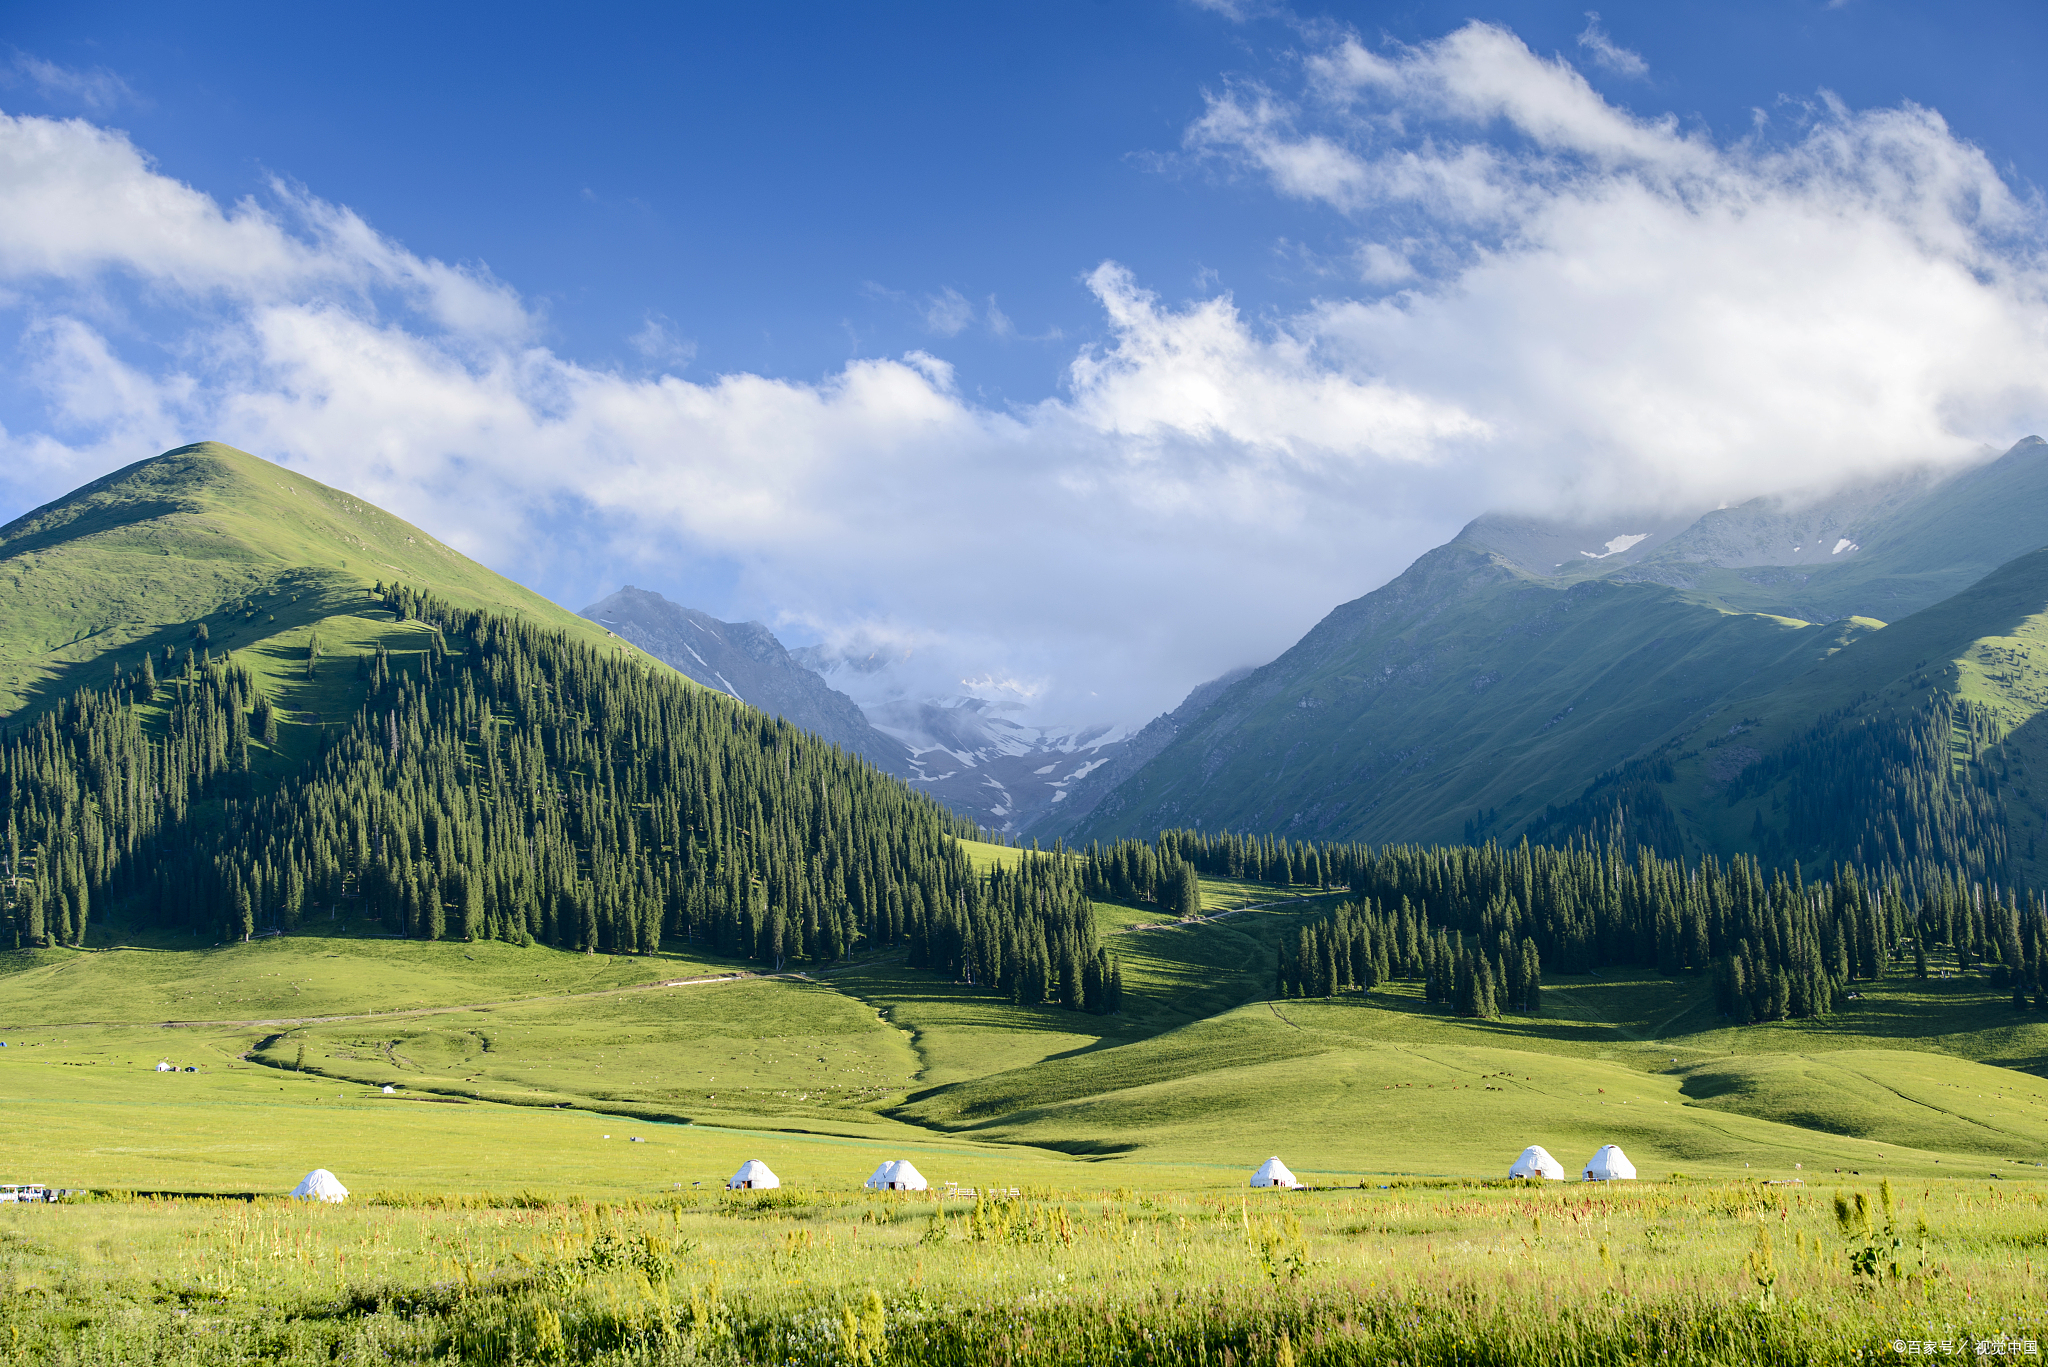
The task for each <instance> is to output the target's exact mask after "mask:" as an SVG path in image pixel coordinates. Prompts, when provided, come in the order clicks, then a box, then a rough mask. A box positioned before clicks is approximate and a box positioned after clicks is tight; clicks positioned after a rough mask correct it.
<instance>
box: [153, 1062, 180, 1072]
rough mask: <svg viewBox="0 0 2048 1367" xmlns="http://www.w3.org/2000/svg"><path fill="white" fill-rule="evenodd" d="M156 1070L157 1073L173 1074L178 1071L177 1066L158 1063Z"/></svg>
mask: <svg viewBox="0 0 2048 1367" xmlns="http://www.w3.org/2000/svg"><path fill="white" fill-rule="evenodd" d="M156 1070H157V1071H158V1072H159V1073H175V1072H177V1071H178V1069H177V1066H176V1065H175V1064H170V1063H159V1064H158V1065H157V1066H156Z"/></svg>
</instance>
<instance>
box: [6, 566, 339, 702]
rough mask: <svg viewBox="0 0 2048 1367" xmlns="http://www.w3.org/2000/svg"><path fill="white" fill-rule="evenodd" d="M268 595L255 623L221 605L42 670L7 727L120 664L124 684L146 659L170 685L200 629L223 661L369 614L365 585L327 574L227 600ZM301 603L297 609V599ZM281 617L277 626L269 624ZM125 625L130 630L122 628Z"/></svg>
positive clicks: (308, 574) (80, 641)
mask: <svg viewBox="0 0 2048 1367" xmlns="http://www.w3.org/2000/svg"><path fill="white" fill-rule="evenodd" d="M265 591H268V593H269V595H270V596H266V597H264V598H262V600H261V601H260V602H259V603H258V604H257V607H256V613H255V617H256V619H257V620H250V619H248V618H246V617H244V616H243V615H242V614H240V613H237V612H234V611H231V610H230V607H229V604H228V602H225V601H224V602H222V603H220V604H217V605H215V606H214V607H213V608H212V609H211V610H209V611H208V612H206V613H205V614H203V615H201V616H196V617H193V618H190V619H189V620H187V621H183V622H175V623H167V624H164V625H161V626H157V627H155V628H153V629H151V630H150V631H148V632H147V633H146V634H142V635H138V636H136V637H134V638H133V639H132V640H125V641H123V642H121V644H120V645H118V646H114V647H112V648H108V649H99V650H94V652H93V654H92V656H91V657H90V658H88V659H83V660H49V661H46V662H45V663H44V665H43V668H45V669H47V670H48V671H49V672H48V674H47V675H46V676H45V677H44V678H43V679H42V680H41V681H39V682H37V683H34V684H31V685H29V686H28V687H27V688H26V689H25V690H24V694H23V698H24V700H23V702H22V705H21V707H20V708H19V709H17V710H16V711H15V712H14V713H13V714H12V715H11V716H9V717H7V718H6V721H7V723H8V724H9V725H20V724H21V723H22V722H24V721H27V720H29V719H31V718H33V717H37V716H40V715H41V714H42V713H44V712H46V711H48V710H49V709H50V708H52V707H54V706H56V705H57V704H59V703H61V702H63V701H64V700H65V699H66V698H69V697H70V696H71V695H72V694H73V693H76V692H77V691H78V690H79V689H80V688H83V687H87V686H91V687H94V688H105V687H107V686H108V685H109V684H111V683H113V681H114V667H115V666H116V665H117V664H118V665H119V666H120V669H121V674H122V677H123V678H129V679H132V678H134V677H135V676H137V675H138V674H140V673H141V670H142V657H143V656H144V655H151V656H154V657H155V659H156V662H157V664H158V666H159V669H158V677H159V679H162V680H164V681H166V682H168V680H169V679H170V678H171V677H172V675H173V673H174V672H175V671H176V670H178V669H182V668H183V662H184V658H185V652H186V651H187V650H188V649H192V648H193V647H194V644H195V643H194V640H193V634H194V631H195V629H196V628H197V627H198V625H199V624H200V623H201V622H204V623H205V624H206V629H207V635H208V640H207V649H208V650H210V651H211V652H212V653H213V655H214V656H215V657H216V658H218V657H219V656H220V655H222V654H223V653H225V652H228V651H233V650H244V649H248V648H249V647H251V646H254V645H257V644H259V643H260V642H262V641H263V640H265V639H267V638H269V637H272V636H276V635H278V634H279V633H282V632H286V631H291V630H293V629H294V628H296V627H302V626H308V625H311V624H312V623H315V622H318V621H320V620H321V619H323V618H327V617H333V616H337V615H339V614H342V613H347V612H360V611H362V610H363V609H364V608H366V607H369V606H371V604H370V600H369V599H368V597H367V596H366V595H365V593H364V590H363V588H362V586H361V585H360V584H357V583H355V582H354V581H353V580H350V579H346V578H344V577H343V576H341V575H338V574H336V573H334V572H333V571H329V570H320V569H311V568H305V569H290V570H286V571H283V572H282V573H277V572H275V571H273V572H270V573H266V574H261V575H256V574H252V576H251V578H250V581H249V583H248V584H247V585H246V586H244V587H243V588H241V589H238V590H236V591H235V592H233V593H232V594H229V595H227V597H229V598H231V599H234V600H237V601H238V600H239V599H240V598H241V597H242V596H244V595H245V594H248V595H252V596H253V595H255V594H257V593H259V592H265ZM294 594H296V595H298V601H297V602H296V603H295V602H293V601H292V595H294ZM270 617H275V618H276V619H277V620H276V621H275V622H271V621H268V620H263V619H267V618H270ZM123 625H126V624H123ZM109 630H111V628H108V629H102V630H100V631H96V632H92V633H90V634H86V635H81V636H79V637H78V638H77V639H75V640H73V641H70V642H67V643H66V644H65V645H63V646H60V647H58V649H57V651H55V652H53V653H55V654H62V653H64V652H68V651H73V650H76V649H78V648H79V647H81V646H86V647H90V646H91V645H92V643H93V642H94V641H95V640H96V639H98V638H99V637H102V636H105V635H107V634H108V631H109ZM167 646H168V647H169V648H170V650H171V653H172V658H173V660H174V661H176V663H175V664H174V665H173V666H172V668H171V669H164V668H162V662H163V658H164V649H165V647H167Z"/></svg>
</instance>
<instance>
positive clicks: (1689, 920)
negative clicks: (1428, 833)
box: [1278, 842, 2048, 1021]
mask: <svg viewBox="0 0 2048 1367" xmlns="http://www.w3.org/2000/svg"><path fill="white" fill-rule="evenodd" d="M1352 892H1354V894H1358V902H1356V904H1348V906H1343V908H1337V910H1335V912H1333V914H1329V916H1325V918H1321V920H1319V922H1317V924H1313V926H1305V928H1303V930H1300V941H1298V945H1296V949H1294V955H1292V959H1288V957H1286V955H1282V961H1280V969H1278V990H1280V994H1282V996H1329V994H1333V992H1339V990H1343V988H1360V990H1370V988H1372V986H1376V984H1378V982H1384V980H1389V978H1409V980H1421V982H1423V984H1425V994H1427V996H1430V1000H1446V1002H1452V1004H1456V1008H1458V1010H1460V1012H1464V1014H1481V1017H1489V1014H1497V1012H1499V1010H1530V1012H1534V1010H1540V988H1542V969H1544V965H1546V963H1548V965H1552V967H1554V969H1556V971H1563V974H1587V971H1597V969H1604V967H1647V969H1657V971H1663V974H1679V971H1692V974H1708V976H1712V982H1714V1002H1716V1006H1718V1010H1720V1012H1722V1014H1726V1017H1733V1019H1737V1021H1784V1019H1812V1017H1825V1014H1829V1012H1833V1010H1835V1008H1839V1006H1841V1004H1843V1002H1845V1000H1847V998H1849V994H1851V992H1853V990H1855V986H1858V984H1866V982H1876V980H1880V978H1884V976H1886V974H1894V971H1903V965H1905V963H1907V961H1911V963H1913V969H1911V971H1915V974H1917V976H1921V978H1925V976H1927V957H1929V951H1935V949H1948V951H1950V953H1952V955H1954V957H1956V963H1958V967H1962V969H1972V967H1985V969H1987V971H1989V976H1991V982H1993V984H1995V986H2001V988H2011V992H2013V1004H2015V1006H2021V1008H2023V1006H2034V1008H2048V902H2042V900H2040V898H2036V896H2028V894H2021V892H2017V889H2011V887H2005V889H2001V887H1997V885H1985V883H1974V881H1970V879H1968V877H1964V873H1962V871H1956V869H1948V871H1933V873H1929V875H1927V879H1925V881H1923V883H1921V885H1919V887H1913V885H1909V883H1905V881H1903V879H1901V877H1898V875H1890V877H1874V875H1870V873H1868V871H1858V869H1853V867H1851V865H1839V867H1835V871H1833V877H1829V879H1823V881H1815V883H1806V881H1804V879H1802V877H1800V873H1798V869H1796V867H1794V869H1792V871H1790V873H1786V871H1772V873H1765V869H1763V865H1761V863H1759V861H1755V859H1751V857H1741V855H1739V857H1735V859H1731V861H1726V863H1722V861H1718V859H1702V861H1698V863H1686V861H1677V859H1663V857H1659V855H1655V853H1651V851H1647V848H1640V846H1638V848H1636V851H1634V859H1628V855H1626V853H1624V851H1622V848H1618V846H1612V844H1610V846H1593V844H1573V846H1567V848H1561V851H1559V848H1544V846H1532V844H1526V842H1524V844H1520V846H1511V848H1503V846H1499V844H1483V846H1436V848H1421V846H1384V848H1380V851H1372V853H1368V855H1366V857H1364V859H1362V863H1360V865H1358V871H1356V873H1354V879H1352Z"/></svg>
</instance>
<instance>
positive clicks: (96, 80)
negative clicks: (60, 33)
mask: <svg viewBox="0 0 2048 1367" xmlns="http://www.w3.org/2000/svg"><path fill="white" fill-rule="evenodd" d="M0 83H4V84H6V85H9V86H24V85H25V86H27V87H29V88H30V89H32V90H34V91H35V92H36V93H38V94H40V95H42V96H43V97H44V98H45V99H51V100H57V101H60V102H62V103H64V104H67V105H72V106H78V107H83V108H85V109H89V110H92V111H93V112H94V113H101V112H104V111H106V110H109V109H112V108H114V107H115V106H117V105H123V104H137V103H140V102H141V101H140V100H138V99H137V97H136V94H135V92H134V91H133V90H131V89H130V88H129V86H128V82H126V81H124V80H122V79H121V78H120V77H119V76H118V75H116V74H114V73H113V72H111V71H109V70H107V69H106V68H105V67H97V66H96V67H93V68H92V69H91V70H89V71H81V70H79V69H77V68H75V67H67V66H59V65H58V64H57V63H55V62H50V61H45V60H43V59H42V58H40V57H35V56H31V55H30V54H28V53H26V52H17V53H15V54H14V60H13V61H12V62H11V63H9V64H8V65H7V66H6V67H5V68H4V69H0Z"/></svg>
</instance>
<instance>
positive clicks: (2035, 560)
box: [1664, 549, 2048, 886]
mask: <svg viewBox="0 0 2048 1367" xmlns="http://www.w3.org/2000/svg"><path fill="white" fill-rule="evenodd" d="M1942 699H1953V700H1960V701H1962V702H1966V703H1968V704H1971V705H1973V706H1974V707H1976V708H1979V709H1981V712H1980V713H1979V715H1982V716H1986V717H1989V718H1992V719H1995V722H1996V724H1997V725H1998V726H1999V727H2000V728H2002V729H2003V731H2004V732H2005V738H2004V740H2003V742H2002V743H2001V744H1999V745H1997V746H1995V747H1992V748H1991V749H1990V750H1988V751H1986V752H1985V765H1984V766H1980V767H1978V768H1976V769H1971V768H1969V767H1968V766H1965V765H1963V764H1962V761H1963V759H1965V758H1966V757H1967V755H1968V753H1969V743H1968V740H1967V737H1965V736H1962V735H1957V736H1955V737H1954V738H1953V741H1952V744H1953V747H1954V750H1955V756H1956V760H1957V764H1958V769H1957V773H1958V774H1959V775H1960V776H1962V777H1963V778H1965V779H1967V780H1968V781H1969V782H1971V783H1973V784H1977V785H1979V786H1981V785H1983V784H1985V783H1987V782H1988V783H1990V784H1991V785H1992V787H1991V791H1990V792H1989V793H1988V794H1987V797H1988V798H1989V799H1990V800H1991V801H1992V802H1993V803H1994V804H1995V807H1996V809H1997V811H1998V813H1999V815H2000V818H2001V819H2002V822H2003V826H2004V830H2005V833H2006V841H2005V843H2006V845H2007V847H2008V848H2009V849H2010V851H2011V859H2010V862H2009V863H2008V864H2007V865H2006V866H2005V867H2004V868H2003V869H2002V870H2000V871H1999V876H2000V877H2001V879H2002V880H2003V879H2014V880H2018V881H2021V882H2024V883H2027V884H2029V885H2031V886H2040V885H2041V884H2042V883H2043V881H2044V876H2048V850H2043V849H2042V848H2041V847H2040V841H2039V835H2040V833H2041V831H2042V830H2043V828H2044V823H2048V789H2037V788H2036V787H2035V785H2034V784H2033V782H2032V781H2031V780H2030V778H2029V775H2030V774H2032V773H2034V772H2035V771H2036V770H2037V769H2048V719H2044V717H2043V713H2044V712H2048V549H2043V550H2037V551H2033V552H2030V553H2028V554H2026V555H2022V556H2020V557H2018V558H2016V559H2015V560H2013V561H2012V562H2011V563H2009V564H2006V565H2004V566H2001V567H2000V568H1998V569H1997V570H1995V571H1993V572H1992V573H1991V574H1988V575H1986V576H1985V577H1984V578H1983V579H1981V580H1980V581H1979V582H1977V583H1975V584H1973V585H1971V586H1970V587H1968V588H1966V589H1964V590H1963V591H1962V592H1960V593H1958V594H1956V595H1954V596H1953V597H1951V598H1948V599H1946V600H1944V601H1942V602H1940V603H1938V604H1936V605H1935V606H1933V607H1930V608H1926V609H1923V610H1922V611H1920V612H1917V613H1914V614H1913V615H1911V616H1909V617H1906V618H1904V619H1902V620H1900V621H1898V622H1895V623H1893V624H1892V625H1891V626H1888V627H1886V628H1885V629H1884V630H1882V631H1879V632H1875V633H1871V634H1869V635H1866V636H1865V637H1863V638H1862V639H1860V640H1858V641H1857V642H1856V643H1855V644H1854V645H1853V646H1851V647H1850V648H1848V649H1846V650H1843V651H1840V652H1838V653H1837V654H1834V655H1832V656H1830V657H1829V658H1827V659H1825V660H1823V661H1821V662H1819V663H1818V664H1816V665H1815V667H1814V668H1813V669H1811V670H1809V671H1807V672H1806V673H1804V674H1802V675H1800V676H1798V677H1796V678H1794V679H1791V680H1789V681H1786V682H1784V683H1782V684H1779V685H1778V686H1776V687H1773V688H1769V689H1759V690H1756V691H1755V692H1754V693H1752V694H1750V695H1749V696H1746V697H1742V698H1738V699H1736V700H1735V701H1734V702H1733V703H1732V704H1731V706H1730V708H1729V709H1728V711H1727V712H1726V713H1724V714H1722V715H1718V716H1716V717H1714V718H1713V719H1712V720H1710V721H1708V722H1706V723H1705V724H1703V725H1701V726H1699V727H1698V728H1696V729H1694V730H1693V731H1692V732H1691V733H1690V735H1688V736H1687V737H1685V742H1686V744H1687V745H1689V746H1690V747H1692V748H1688V749H1686V750H1684V751H1682V752H1681V753H1680V755H1679V757H1678V760H1677V762H1676V764H1675V765H1674V767H1673V771H1672V774H1671V776H1670V781H1669V782H1668V783H1667V784H1665V785H1664V788H1665V791H1666V793H1667V801H1668V802H1669V804H1670V805H1671V806H1672V807H1674V808H1676V809H1678V810H1679V811H1680V812H1681V813H1682V815H1683V818H1684V820H1685V823H1686V825H1687V826H1688V828H1689V834H1690V837H1691V839H1692V840H1693V842H1694V844H1695V847H1696V848H1702V849H1716V850H1723V851H1726V850H1732V849H1740V848H1743V847H1744V846H1745V844H1746V843H1748V840H1749V838H1750V836H1751V835H1752V833H1753V832H1754V830H1755V829H1756V828H1757V826H1758V825H1759V824H1761V825H1762V826H1764V827H1766V828H1773V829H1775V828H1776V827H1777V826H1778V825H1780V824H1782V823H1781V820H1780V817H1781V814H1782V813H1783V811H1784V810H1785V805H1786V802H1787V799H1788V795H1789V794H1790V793H1791V792H1792V791H1793V790H1794V789H1795V788H1796V787H1799V786H1802V785H1810V784H1812V783H1815V782H1825V781H1826V780H1827V776H1826V775H1824V774H1821V773H1818V772H1811V770H1812V766H1811V765H1810V764H1807V765H1803V766H1798V767H1793V768H1790V769H1787V770H1786V771H1785V772H1783V773H1780V774H1778V775H1776V776H1775V777H1773V778H1772V779H1771V780H1770V781H1768V782H1760V781H1756V779H1755V778H1754V777H1753V776H1752V777H1751V778H1750V781H1744V778H1745V775H1746V774H1751V773H1752V770H1751V766H1756V765H1759V764H1760V763H1761V762H1763V761H1766V760H1770V759H1772V758H1773V757H1778V756H1782V755H1787V754H1791V753H1793V750H1792V747H1795V746H1800V745H1802V744H1805V745H1809V746H1810V745H1812V744H1813V743H1814V742H1815V741H1816V739H1817V738H1819V737H1822V736H1826V735H1834V734H1839V733H1840V732H1841V731H1842V730H1843V729H1844V728H1847V727H1852V726H1854V725H1856V724H1857V723H1866V724H1870V725H1882V724H1883V723H1884V722H1886V721H1888V720H1893V719H1900V718H1905V717H1908V716H1910V715H1912V714H1913V713H1915V712H1916V711H1917V710H1918V709H1922V708H1925V707H1926V706H1927V705H1928V704H1929V703H1930V702H1934V701H1938V700H1942ZM1729 718H1738V720H1735V721H1733V722H1732V723H1731V722H1730V721H1729ZM1823 718H1826V719H1827V720H1826V721H1825V722H1823V721H1821V720H1820V719H1823ZM1709 738H1711V742H1709ZM1702 742H1709V743H1702ZM1761 772H1763V771H1762V770H1756V771H1754V773H1761ZM1836 777H1837V778H1838V779H1841V780H1845V781H1846V779H1847V777H1848V776H1847V775H1846V774H1837V775H1836ZM1842 800H1843V802H1844V803H1845V804H1849V805H1854V804H1855V803H1857V802H1859V801H1861V802H1864V803H1866V804H1871V805H1872V810H1871V812H1870V813H1869V815H1870V816H1871V817H1872V818H1873V819H1875V818H1877V817H1879V816H1881V815H1882V814H1881V813H1880V812H1878V811H1877V810H1876V809H1875V806H1876V804H1881V803H1882V802H1883V801H1884V800H1885V799H1884V798H1883V796H1882V795H1881V794H1879V793H1877V792H1874V791H1870V790H1867V789H1858V788H1853V787H1852V788H1851V789H1850V790H1849V791H1847V792H1845V793H1843V795H1842ZM1784 853H1786V854H1789V855H1792V856H1796V857H1803V858H1805V859H1808V860H1814V859H1824V858H1827V857H1831V856H1832V857H1840V856H1839V853H1838V852H1835V851H1831V850H1827V849H1821V848H1817V847H1814V846H1812V845H1810V844H1799V843H1798V842H1797V841H1794V842H1793V844H1792V845H1790V846H1788V847H1787V848H1786V849H1785V850H1784Z"/></svg>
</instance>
